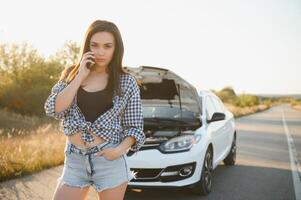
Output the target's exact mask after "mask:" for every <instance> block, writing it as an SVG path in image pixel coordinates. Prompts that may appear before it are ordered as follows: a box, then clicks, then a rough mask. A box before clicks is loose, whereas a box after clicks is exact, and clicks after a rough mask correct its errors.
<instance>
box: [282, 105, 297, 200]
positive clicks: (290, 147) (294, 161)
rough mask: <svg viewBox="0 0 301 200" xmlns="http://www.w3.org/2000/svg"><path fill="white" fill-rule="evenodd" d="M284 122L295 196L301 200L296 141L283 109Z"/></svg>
mask: <svg viewBox="0 0 301 200" xmlns="http://www.w3.org/2000/svg"><path fill="white" fill-rule="evenodd" d="M282 122H283V126H284V131H285V134H286V139H287V144H288V150H289V155H290V162H291V169H292V175H293V181H294V187H295V196H296V200H301V167H300V164H299V162H298V160H297V151H296V148H295V144H294V140H293V138H292V136H291V134H290V133H289V130H288V128H287V124H286V121H285V117H284V111H283V109H282Z"/></svg>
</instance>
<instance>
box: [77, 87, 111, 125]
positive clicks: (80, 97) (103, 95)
mask: <svg viewBox="0 0 301 200" xmlns="http://www.w3.org/2000/svg"><path fill="white" fill-rule="evenodd" d="M107 95H108V90H107V88H105V89H103V90H100V91H96V92H88V91H86V90H84V89H83V88H82V87H81V86H80V87H79V90H78V94H77V105H78V107H79V108H80V110H81V112H82V113H83V115H84V116H85V118H86V120H87V121H90V122H92V123H93V122H94V121H95V120H96V119H97V118H98V117H99V116H100V115H101V114H103V113H105V112H106V111H107V110H109V109H110V108H111V107H112V106H113V102H112V101H108V100H107Z"/></svg>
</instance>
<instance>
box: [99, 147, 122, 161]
mask: <svg viewBox="0 0 301 200" xmlns="http://www.w3.org/2000/svg"><path fill="white" fill-rule="evenodd" d="M95 155H96V156H104V157H105V158H106V159H107V160H111V161H112V160H115V159H117V158H119V157H120V156H121V155H122V152H120V151H119V149H118V148H107V149H104V150H102V151H100V152H97V153H96V154H95Z"/></svg>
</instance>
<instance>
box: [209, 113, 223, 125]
mask: <svg viewBox="0 0 301 200" xmlns="http://www.w3.org/2000/svg"><path fill="white" fill-rule="evenodd" d="M225 118H226V115H225V113H220V112H215V113H213V115H212V118H211V119H210V120H207V123H211V122H216V121H221V120H224V119H225Z"/></svg>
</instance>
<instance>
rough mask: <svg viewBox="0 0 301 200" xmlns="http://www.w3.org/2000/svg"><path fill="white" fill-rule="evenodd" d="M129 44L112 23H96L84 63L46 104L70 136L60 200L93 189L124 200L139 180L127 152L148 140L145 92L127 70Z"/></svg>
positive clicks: (80, 196)
mask: <svg viewBox="0 0 301 200" xmlns="http://www.w3.org/2000/svg"><path fill="white" fill-rule="evenodd" d="M123 50H124V49H123V42H122V39H121V35H120V32H119V30H118V28H117V27H116V25H115V24H114V23H112V22H108V21H103V20H96V21H95V22H93V23H92V24H91V25H90V26H89V28H88V30H87V32H86V35H85V38H84V43H83V45H82V48H81V56H80V58H81V59H80V60H79V61H78V63H77V64H76V65H74V66H72V67H69V68H67V69H65V70H64V71H63V72H62V74H61V78H60V80H59V81H58V82H57V83H56V84H55V85H54V86H53V88H52V90H51V94H50V95H49V97H48V98H47V100H46V102H45V106H44V108H45V112H46V115H48V116H51V117H54V118H55V119H60V120H61V121H62V122H61V123H60V125H61V126H60V127H61V130H62V131H63V132H64V134H65V135H66V136H67V140H66V148H65V161H64V169H63V173H62V175H61V177H60V178H59V179H58V185H57V188H56V191H55V193H54V197H53V198H54V199H56V200H58V199H84V198H85V196H86V194H87V192H88V189H89V186H90V185H92V186H93V187H94V189H95V190H96V191H97V192H98V195H99V198H100V199H102V200H111V199H114V200H119V199H120V200H121V199H123V197H124V194H125V191H126V187H127V184H128V181H130V180H131V179H132V178H134V176H133V174H132V173H131V172H130V168H129V167H128V166H127V162H126V153H127V151H128V150H129V149H131V150H132V151H134V152H137V151H138V150H139V148H140V147H141V146H142V145H143V143H144V141H145V135H144V133H143V116H142V107H141V99H140V90H139V87H138V84H137V82H136V80H135V78H134V77H133V76H132V75H130V74H127V73H125V72H124V71H123V68H122V57H123Z"/></svg>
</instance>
